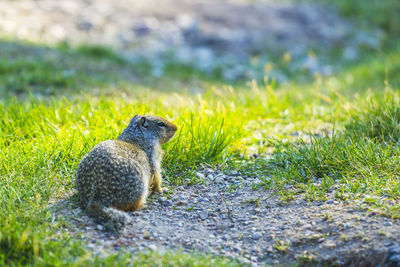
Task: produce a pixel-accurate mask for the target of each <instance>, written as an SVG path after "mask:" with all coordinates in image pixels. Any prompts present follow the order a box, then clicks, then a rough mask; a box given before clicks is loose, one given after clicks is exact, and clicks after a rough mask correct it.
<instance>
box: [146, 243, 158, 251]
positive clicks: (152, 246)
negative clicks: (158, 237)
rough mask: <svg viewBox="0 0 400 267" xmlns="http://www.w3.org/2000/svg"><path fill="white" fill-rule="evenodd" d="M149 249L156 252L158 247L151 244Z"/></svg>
mask: <svg viewBox="0 0 400 267" xmlns="http://www.w3.org/2000/svg"><path fill="white" fill-rule="evenodd" d="M148 247H149V249H151V250H152V251H156V250H157V246H156V245H154V244H150V245H148Z"/></svg>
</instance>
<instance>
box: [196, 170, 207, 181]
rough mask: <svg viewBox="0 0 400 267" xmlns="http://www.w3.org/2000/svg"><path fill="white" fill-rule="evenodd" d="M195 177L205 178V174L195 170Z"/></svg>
mask: <svg viewBox="0 0 400 267" xmlns="http://www.w3.org/2000/svg"><path fill="white" fill-rule="evenodd" d="M196 177H197V178H199V179H201V180H205V179H206V176H205V175H204V174H203V173H201V172H197V173H196Z"/></svg>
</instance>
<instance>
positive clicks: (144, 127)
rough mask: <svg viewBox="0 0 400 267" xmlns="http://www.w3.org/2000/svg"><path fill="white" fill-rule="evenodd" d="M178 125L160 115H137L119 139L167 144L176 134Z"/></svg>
mask: <svg viewBox="0 0 400 267" xmlns="http://www.w3.org/2000/svg"><path fill="white" fill-rule="evenodd" d="M177 129H178V127H176V125H175V124H173V123H171V122H169V121H168V120H166V119H164V118H161V117H158V116H149V115H147V116H141V115H135V116H134V117H133V118H132V120H131V122H130V123H129V125H128V127H127V128H126V129H125V131H124V132H123V133H122V134H121V135H120V137H119V138H118V139H120V140H124V141H127V142H135V143H137V142H139V143H148V142H150V143H153V142H157V141H158V143H160V144H165V143H166V142H168V141H169V140H170V139H171V138H172V137H173V136H174V134H175V132H176V130H177Z"/></svg>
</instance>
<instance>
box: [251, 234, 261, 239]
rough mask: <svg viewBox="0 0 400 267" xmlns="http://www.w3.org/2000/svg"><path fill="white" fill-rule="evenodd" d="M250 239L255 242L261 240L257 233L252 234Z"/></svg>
mask: <svg viewBox="0 0 400 267" xmlns="http://www.w3.org/2000/svg"><path fill="white" fill-rule="evenodd" d="M251 238H253V239H255V240H257V239H260V238H261V234H260V233H258V232H256V233H253V234H252V235H251Z"/></svg>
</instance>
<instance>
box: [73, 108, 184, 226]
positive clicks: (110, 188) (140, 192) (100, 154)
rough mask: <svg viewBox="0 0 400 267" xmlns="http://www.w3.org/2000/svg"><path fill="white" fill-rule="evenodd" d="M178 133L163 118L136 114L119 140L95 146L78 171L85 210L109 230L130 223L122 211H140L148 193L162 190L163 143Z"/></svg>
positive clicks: (175, 128) (80, 196)
mask: <svg viewBox="0 0 400 267" xmlns="http://www.w3.org/2000/svg"><path fill="white" fill-rule="evenodd" d="M176 130H177V127H176V126H175V125H174V124H172V123H171V122H169V121H167V120H166V119H163V118H161V117H157V116H140V115H135V116H134V117H133V118H132V120H131V121H130V123H129V125H128V127H127V128H126V129H125V130H124V131H123V132H122V134H121V135H120V136H119V137H118V139H117V140H107V141H104V142H101V143H99V144H98V145H96V146H95V147H94V148H93V149H92V150H91V151H90V152H89V153H88V154H87V155H86V156H85V157H84V158H83V159H82V160H81V162H80V163H79V166H78V169H77V172H76V188H77V190H78V197H79V202H80V204H81V206H82V208H84V209H86V210H87V211H88V212H89V214H90V215H92V216H93V217H95V218H96V219H97V220H98V221H99V222H100V223H102V224H103V225H105V226H106V227H107V228H108V229H110V230H120V229H121V228H122V227H123V226H124V224H125V223H126V222H127V221H129V217H128V216H127V214H126V213H124V212H121V211H120V210H122V211H132V210H137V209H140V208H141V207H143V205H144V204H145V202H146V198H147V196H148V194H149V191H154V192H162V191H163V188H162V187H161V173H160V171H161V167H160V164H161V159H162V149H161V144H164V143H166V142H168V141H169V140H170V139H171V138H172V136H173V135H174V134H175V132H176Z"/></svg>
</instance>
